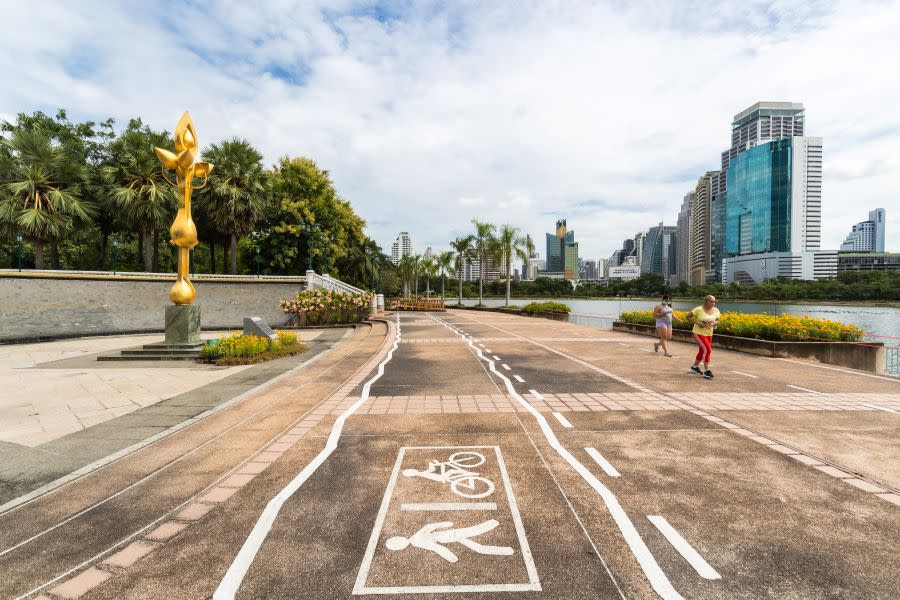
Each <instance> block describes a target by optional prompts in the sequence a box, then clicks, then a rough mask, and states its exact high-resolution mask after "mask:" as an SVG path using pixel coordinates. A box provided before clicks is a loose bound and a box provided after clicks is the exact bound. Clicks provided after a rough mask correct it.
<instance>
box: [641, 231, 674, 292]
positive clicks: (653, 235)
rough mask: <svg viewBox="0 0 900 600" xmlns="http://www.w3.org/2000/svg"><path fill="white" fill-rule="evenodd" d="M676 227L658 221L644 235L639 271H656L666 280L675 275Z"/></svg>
mask: <svg viewBox="0 0 900 600" xmlns="http://www.w3.org/2000/svg"><path fill="white" fill-rule="evenodd" d="M677 230H678V228H677V227H672V226H667V225H663V224H662V223H660V224H659V225H657V226H655V227H651V228H650V229H649V230H648V231H647V233H646V234H645V235H644V240H643V248H644V250H643V252H642V254H641V263H640V264H641V273H642V274H646V273H656V274H657V275H662V276H663V277H664V278H665V280H666V281H669V279H670V278H671V277H673V276H674V275H675V250H676V248H675V243H676V242H675V234H676V232H677Z"/></svg>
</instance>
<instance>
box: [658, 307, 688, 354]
mask: <svg viewBox="0 0 900 600" xmlns="http://www.w3.org/2000/svg"><path fill="white" fill-rule="evenodd" d="M653 316H654V317H656V335H658V336H659V341H658V342H656V343H655V344H653V351H654V352H659V347H660V346H662V349H663V355H664V356H672V354H671V353H670V352H669V342H670V341H672V317H675V311H674V310H673V309H672V298H671V296H669V295H668V294H664V295H663V297H662V301H660V303H659V304H657V305H656V306H655V307H654V308H653ZM675 318H676V319H677V318H678V317H675ZM678 320H679V321H680V320H681V319H678Z"/></svg>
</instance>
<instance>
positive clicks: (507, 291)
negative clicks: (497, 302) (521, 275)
mask: <svg viewBox="0 0 900 600" xmlns="http://www.w3.org/2000/svg"><path fill="white" fill-rule="evenodd" d="M506 271H507V272H506V306H509V279H510V277H509V269H507V270H506Z"/></svg>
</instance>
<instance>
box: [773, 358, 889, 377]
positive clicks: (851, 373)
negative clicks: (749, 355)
mask: <svg viewBox="0 0 900 600" xmlns="http://www.w3.org/2000/svg"><path fill="white" fill-rule="evenodd" d="M758 358H760V359H763V360H780V361H784V362H789V363H794V364H797V365H801V366H804V367H815V368H816V369H827V370H829V371H840V372H841V373H847V374H848V375H859V376H860V377H871V378H872V379H883V380H884V381H893V382H894V383H896V382H897V378H896V377H884V376H882V375H873V374H872V373H862V372H860V371H851V370H850V369H839V368H837V367H829V366H826V365H819V364H816V363H811V362H802V361H799V360H792V359H790V358H766V357H762V356H760V357H758Z"/></svg>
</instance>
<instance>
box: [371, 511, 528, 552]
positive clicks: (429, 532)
mask: <svg viewBox="0 0 900 600" xmlns="http://www.w3.org/2000/svg"><path fill="white" fill-rule="evenodd" d="M499 524H500V523H499V522H498V521H497V520H496V519H491V520H489V521H485V522H484V523H480V524H478V525H473V526H471V527H465V528H463V529H451V527H453V523H452V522H451V521H443V522H441V523H429V524H428V525H425V526H424V527H422V529H420V530H419V531H417V532H416V533H414V534H413V535H412V536H410V537H408V538H405V537H403V536H399V535H398V536H394V537H392V538H390V539H389V540H388V541H387V542H386V543H385V545H386V546H387V547H388V548H389V549H390V550H394V551H395V552H396V551H399V550H405V549H406V548H408V547H409V546H413V547H415V548H421V549H422V550H430V551H431V552H434V553H435V554H437V555H438V556H440V557H441V558H443V559H444V560H446V561H447V562H451V563H455V562H456V561H458V560H459V557H457V556H456V554H454V553H453V552H452V551H451V550H450V549H449V548H447V547H446V546H444V544H451V543H454V542H455V543H457V544H462V545H463V546H465V547H466V548H469V549H470V550H472V551H474V552H477V553H478V554H494V555H499V556H509V555H510V554H512V553H513V552H514V550H513V549H512V548H510V547H509V546H485V545H484V544H480V543H478V542H476V541H475V540H473V539H472V538H473V537H477V536H479V535H481V534H482V533H487V532H488V531H490V530H491V529H494V528H495V527H497V526H498V525H499Z"/></svg>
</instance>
